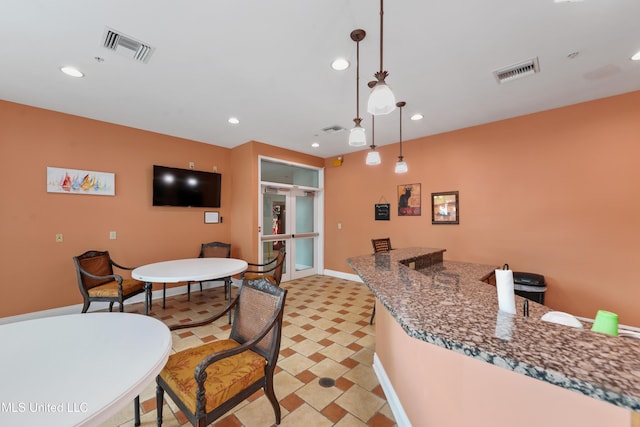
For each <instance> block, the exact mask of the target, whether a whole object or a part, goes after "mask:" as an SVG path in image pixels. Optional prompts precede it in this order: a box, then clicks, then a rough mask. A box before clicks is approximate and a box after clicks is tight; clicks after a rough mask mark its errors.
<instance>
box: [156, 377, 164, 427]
mask: <svg viewBox="0 0 640 427" xmlns="http://www.w3.org/2000/svg"><path fill="white" fill-rule="evenodd" d="M163 405H164V389H163V388H162V387H160V385H156V413H157V418H156V424H157V425H158V427H161V426H162V406H163Z"/></svg>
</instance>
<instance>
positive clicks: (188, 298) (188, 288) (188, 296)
mask: <svg viewBox="0 0 640 427" xmlns="http://www.w3.org/2000/svg"><path fill="white" fill-rule="evenodd" d="M187 301H191V282H187Z"/></svg>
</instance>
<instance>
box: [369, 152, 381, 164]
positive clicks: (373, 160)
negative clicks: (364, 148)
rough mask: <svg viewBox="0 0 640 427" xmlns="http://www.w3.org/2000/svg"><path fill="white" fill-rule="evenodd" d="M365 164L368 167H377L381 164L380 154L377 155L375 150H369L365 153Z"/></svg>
mask: <svg viewBox="0 0 640 427" xmlns="http://www.w3.org/2000/svg"><path fill="white" fill-rule="evenodd" d="M366 162H367V164H368V165H370V166H373V165H379V164H380V163H381V160H380V153H378V152H377V151H376V150H371V151H369V152H368V153H367V160H366Z"/></svg>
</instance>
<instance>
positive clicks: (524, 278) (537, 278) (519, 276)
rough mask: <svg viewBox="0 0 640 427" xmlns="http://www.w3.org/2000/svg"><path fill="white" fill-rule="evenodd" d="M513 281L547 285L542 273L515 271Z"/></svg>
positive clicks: (523, 283) (531, 284) (532, 284)
mask: <svg viewBox="0 0 640 427" xmlns="http://www.w3.org/2000/svg"><path fill="white" fill-rule="evenodd" d="M513 283H520V284H522V285H529V286H545V282H544V276H543V275H542V274H536V273H525V272H522V271H514V272H513Z"/></svg>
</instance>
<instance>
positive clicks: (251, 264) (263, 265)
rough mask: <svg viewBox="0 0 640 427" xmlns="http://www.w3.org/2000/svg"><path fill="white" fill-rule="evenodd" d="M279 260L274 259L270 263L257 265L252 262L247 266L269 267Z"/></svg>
mask: <svg viewBox="0 0 640 427" xmlns="http://www.w3.org/2000/svg"><path fill="white" fill-rule="evenodd" d="M277 260H278V258H274V259H272V260H270V261H267V262H265V263H264V264H255V263H252V262H248V263H247V265H250V266H252V267H265V266H267V265H269V264H273V263H274V262H276V261H277Z"/></svg>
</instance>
